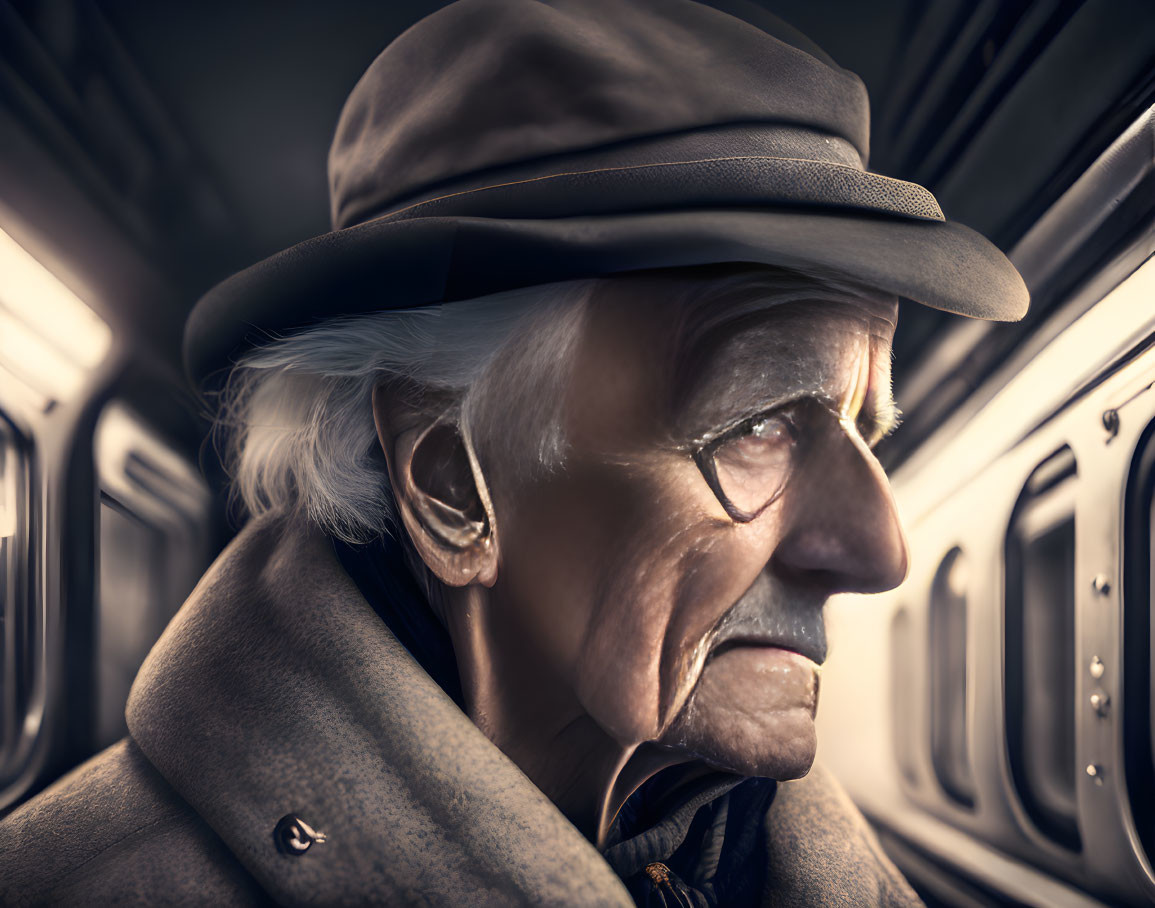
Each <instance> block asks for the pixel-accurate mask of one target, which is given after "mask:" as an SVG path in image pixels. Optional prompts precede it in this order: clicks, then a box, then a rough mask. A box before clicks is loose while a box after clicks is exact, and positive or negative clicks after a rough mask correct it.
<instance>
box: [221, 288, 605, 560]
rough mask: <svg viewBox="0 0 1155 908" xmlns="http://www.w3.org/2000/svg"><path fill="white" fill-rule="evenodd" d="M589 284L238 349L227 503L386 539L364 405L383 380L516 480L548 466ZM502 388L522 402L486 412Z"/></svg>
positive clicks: (346, 536) (386, 508)
mask: <svg viewBox="0 0 1155 908" xmlns="http://www.w3.org/2000/svg"><path fill="white" fill-rule="evenodd" d="M593 285H594V282H593V281H569V282H564V283H557V284H547V285H541V286H535V287H530V288H525V289H520V290H514V291H509V292H504V293H498V294H494V295H492V296H487V297H481V298H478V299H472V300H466V301H463V302H454V303H443V304H440V305H435V306H430V307H427V308H421V309H405V310H396V311H380V312H373V313H369V314H366V315H358V316H351V317H343V318H335V319H331V320H329V321H326V322H322V323H321V324H319V325H317V326H316V327H313V328H310V329H307V330H304V331H301V332H299V333H297V334H293V335H289V336H286V337H279V338H275V339H274V340H272V341H271V342H270V343H268V344H266V345H264V346H262V347H259V348H257V349H255V350H252V351H250V352H249V353H248V354H247V355H245V356H244V357H243V358H242V359H241V360H240V361H239V362H238V363H237V365H236V366H235V367H234V368H233V370H232V372H231V373H230V376H229V379H228V381H227V383H226V385H225V388H224V391H223V392H222V399H221V406H220V410H219V413H218V416H217V420H216V429H217V431H218V433H223V434H224V436H225V442H226V449H225V463H226V466H227V468H228V470H229V472H230V474H231V478H232V491H233V495H234V498H239V499H240V501H241V502H242V503H243V505H244V508H245V509H246V510H247V511H248V513H249V514H251V515H253V516H259V515H261V514H264V513H267V512H271V511H283V512H297V513H301V514H303V515H304V516H306V517H307V518H308V519H309V520H310V521H311V522H312V523H314V524H315V525H317V526H319V527H321V528H323V529H324V530H325V531H326V532H328V533H329V534H330V535H332V536H334V537H336V538H338V539H342V540H344V541H346V542H368V541H370V540H372V539H374V538H377V537H379V536H381V535H382V534H385V533H388V532H390V531H391V530H392V529H393V521H394V517H395V514H394V511H393V500H392V495H391V492H390V489H389V483H388V475H387V471H386V468H385V461H384V456H383V454H382V452H381V448H380V445H379V443H378V440H377V434H376V428H375V424H374V420H373V409H372V397H373V389H374V388H375V387H377V386H378V385H380V384H382V383H385V382H390V383H397V384H399V385H400V386H403V387H407V388H410V389H412V391H413V392H414V393H413V400H414V401H415V402H416V403H417V405H418V406H419V408H421V409H423V410H425V411H426V412H427V413H428V415H429V416H431V417H438V416H443V417H444V418H447V419H450V420H452V421H454V422H455V423H456V424H457V425H459V426H460V427H461V428H462V430H463V432H464V433H465V434H466V435H467V437H470V438H473V439H476V440H478V441H479V443H482V442H483V443H484V445H485V447H486V449H487V450H489V451H491V452H493V451H495V449H497V448H500V447H502V446H506V447H508V448H509V450H508V451H504V452H502V453H504V454H507V455H508V456H509V458H510V460H509V461H508V462H510V463H513V464H516V465H517V467H518V468H519V469H520V470H522V471H524V472H533V471H537V470H542V469H548V468H550V467H551V466H553V465H555V464H557V463H558V462H559V461H560V458H561V456H562V449H563V443H562V432H561V427H560V425H559V424H558V416H557V412H558V407H557V406H556V404H557V401H558V395H559V394H560V393H561V388H562V387H563V378H564V375H565V364H566V363H567V362H568V361H569V360H570V357H571V350H572V347H573V344H574V341H575V339H576V338H577V337H578V336H579V331H578V330H577V326H578V322H579V320H580V318H581V315H582V312H583V311H584V303H585V302H586V301H587V300H588V298H589V296H590V293H591V291H592V288H593ZM498 361H500V369H499V370H498V369H495V368H494V367H495V365H496V364H497V363H498ZM511 389H513V390H515V391H516V390H518V389H521V390H522V391H523V392H525V391H526V389H533V393H532V394H530V393H520V394H518V395H517V397H518V398H520V399H517V400H508V399H503V400H501V401H499V402H497V403H499V404H500V405H494V403H495V402H494V400H493V399H494V398H495V397H504V396H505V395H507V394H508V392H509V391H510V390H511ZM479 412H483V413H484V419H482V420H477V418H476V416H477V414H478V413H479ZM479 422H480V423H482V425H475V424H476V423H479ZM514 439H533V440H534V442H533V443H532V444H530V445H528V446H524V445H518V444H516V443H515V442H514Z"/></svg>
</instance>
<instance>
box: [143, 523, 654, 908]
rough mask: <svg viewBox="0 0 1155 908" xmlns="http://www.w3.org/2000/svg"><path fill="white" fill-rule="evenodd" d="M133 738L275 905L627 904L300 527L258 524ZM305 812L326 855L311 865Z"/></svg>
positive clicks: (176, 647)
mask: <svg viewBox="0 0 1155 908" xmlns="http://www.w3.org/2000/svg"><path fill="white" fill-rule="evenodd" d="M128 726H129V730H130V733H131V734H132V737H133V738H134V739H135V740H136V742H137V743H138V744H139V745H140V748H141V750H142V751H143V752H144V753H145V755H146V756H147V757H148V758H149V760H150V761H151V762H152V763H153V764H154V765H155V766H156V768H157V769H158V770H159V771H160V772H161V773H162V774H163V775H164V777H165V778H166V779H167V780H168V782H169V783H170V784H171V785H172V786H173V787H174V788H175V789H176V790H177V791H178V792H179V793H180V795H181V796H182V797H183V798H184V799H185V800H186V801H187V802H188V803H189V804H190V805H191V806H192V807H193V809H195V810H196V811H197V813H199V814H200V815H201V816H202V817H203V818H204V819H205V820H206V821H207V822H208V823H209V824H210V825H211V826H212V828H213V829H214V830H215V831H216V833H217V834H218V835H219V836H220V837H221V839H222V840H223V841H224V842H225V843H226V845H228V847H229V848H230V849H231V850H232V851H233V853H234V854H235V855H236V856H237V858H238V859H239V860H240V861H241V863H242V864H243V865H244V866H245V868H246V869H247V870H248V871H249V872H250V873H251V874H252V875H253V876H254V877H255V878H256V879H257V880H258V881H259V882H260V883H261V885H262V886H264V888H265V889H266V890H267V891H268V892H269V894H270V895H271V896H272V897H273V898H274V899H276V900H277V901H278V902H281V903H285V904H305V903H313V904H318V903H320V904H338V903H341V904H368V903H375V902H376V903H398V902H403V903H410V902H414V901H422V902H425V901H433V902H445V903H449V904H468V903H478V902H481V903H486V904H488V903H492V902H502V903H533V904H557V903H562V902H565V903H568V904H574V903H575V899H574V896H575V894H578V897H579V898H581V894H584V896H585V897H584V898H581V903H582V904H599V905H630V904H632V901H631V899H630V898H629V895H628V894H627V893H626V891H625V889H624V887H623V886H622V884H621V883H620V881H619V880H618V878H617V877H616V876H615V875H614V873H613V871H612V870H611V869H610V867H609V865H608V864H606V862H605V861H604V860H603V859H602V857H601V856H600V855H599V854H598V853H597V851H595V850H594V848H593V847H592V846H591V845H590V844H589V842H588V841H587V840H586V839H585V838H584V837H583V836H582V835H581V834H580V833H579V832H578V831H577V829H576V828H575V827H574V826H573V825H572V824H571V823H570V822H569V821H568V820H567V819H566V818H565V817H564V816H563V815H562V814H561V813H560V812H559V811H558V810H557V808H556V807H555V806H554V805H553V804H552V803H551V802H550V801H549V799H548V798H546V797H545V795H544V794H542V792H541V791H540V790H539V789H538V788H537V787H536V786H534V785H533V783H532V782H530V780H529V779H528V778H526V776H525V775H524V774H523V773H522V772H521V771H520V770H519V769H518V768H517V767H516V766H515V765H514V764H513V763H512V762H511V761H510V760H509V759H508V758H507V757H505V755H504V754H502V753H501V752H500V751H499V750H498V749H497V748H496V747H494V746H493V745H492V744H491V743H490V742H489V741H488V739H486V738H485V736H484V735H483V734H482V733H481V732H480V731H479V730H478V729H477V727H476V726H475V725H474V724H473V723H472V722H471V721H470V720H469V718H468V717H467V716H466V715H465V714H464V713H462V712H461V710H460V709H458V707H457V706H456V705H455V704H454V703H453V702H452V701H451V700H450V699H449V698H448V697H447V696H446V695H445V694H444V693H443V692H442V691H441V689H440V688H439V687H438V686H437V685H436V684H435V683H434V682H433V680H432V679H431V678H430V677H429V676H428V675H427V674H426V673H425V672H424V671H423V670H422V669H421V667H420V666H419V665H417V663H416V662H414V660H413V659H412V657H411V656H410V655H409V654H408V652H406V651H405V649H404V648H403V647H402V646H401V645H400V644H399V643H398V642H397V640H396V638H394V637H393V635H392V634H390V632H389V630H388V629H387V628H386V627H385V625H384V624H383V623H382V621H381V620H380V619H379V618H378V617H377V616H376V614H375V613H374V612H373V610H372V609H371V608H370V606H369V605H368V603H367V602H366V601H365V599H364V598H363V597H362V595H361V594H360V592H359V591H358V590H357V588H356V586H355V585H354V584H353V583H352V581H351V580H350V579H349V577H348V576H347V575H346V574H345V573H344V571H343V570H342V569H341V567H340V565H339V564H338V562H337V561H336V558H335V557H334V555H333V552H332V549H331V547H330V546H329V544H328V541H327V540H326V539H325V538H324V537H323V536H322V535H320V534H319V533H317V532H314V531H310V530H308V529H307V528H306V527H304V526H303V525H302V524H301V523H298V522H293V521H287V520H280V519H274V518H264V519H262V520H259V521H256V522H254V523H252V524H250V525H249V526H248V527H246V528H245V530H244V531H243V532H242V533H241V534H240V535H239V536H238V537H237V538H236V540H234V542H233V543H232V544H231V545H230V546H229V547H228V548H227V549H226V550H225V552H224V553H223V554H222V555H221V557H220V558H219V559H218V560H217V561H216V563H215V564H214V565H213V566H212V567H211V568H210V569H209V571H208V572H207V573H206V574H205V576H204V578H203V579H202V580H201V582H200V584H199V585H198V586H197V588H196V589H195V590H194V591H193V594H192V596H191V597H190V598H189V600H188V601H187V602H186V603H185V605H184V606H183V608H182V609H181V611H180V613H179V614H178V615H177V617H176V619H175V620H174V621H173V623H172V624H171V625H170V626H169V628H168V630H167V631H166V632H165V633H164V635H163V636H162V637H161V639H160V641H159V643H158V644H157V645H156V647H155V648H154V649H153V651H152V653H151V654H150V655H149V657H148V659H147V661H146V662H145V664H144V667H143V668H142V669H141V672H140V674H139V676H138V677H137V680H136V683H135V685H134V687H133V690H132V694H131V697H130V699H129V704H128ZM287 814H294V815H296V816H298V817H300V818H301V819H302V820H304V821H305V822H306V823H308V824H309V826H311V827H312V828H313V829H315V830H317V831H318V832H321V833H324V835H325V837H326V840H325V841H324V842H320V843H316V844H314V845H313V846H312V847H310V848H309V849H308V850H307V851H305V852H304V853H303V854H300V855H292V854H285V853H282V851H280V850H278V848H277V846H276V843H275V840H274V834H273V830H274V827H276V825H277V823H278V821H279V820H280V819H281V818H282V817H284V816H285V815H287Z"/></svg>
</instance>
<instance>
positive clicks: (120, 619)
mask: <svg viewBox="0 0 1155 908" xmlns="http://www.w3.org/2000/svg"><path fill="white" fill-rule="evenodd" d="M96 440H97V444H96V456H97V470H98V474H99V481H100V580H99V603H98V612H97V614H98V619H97V627H98V631H97V642H96V649H97V678H98V694H97V706H96V710H97V715H96V735H97V742H96V743H97V744H98V745H99V746H101V747H103V746H105V745H107V744H110V743H112V742H113V741H116V740H117V739H118V738H120V737H121V736H123V735H124V733H125V730H126V729H125V724H124V704H125V700H126V699H127V697H128V692H129V688H130V687H131V685H132V681H133V678H135V676H136V672H137V670H138V669H139V668H140V665H141V662H143V661H144V657H145V656H146V655H147V653H148V650H149V649H150V648H151V647H152V644H153V643H154V642H155V641H156V638H157V637H158V636H160V632H161V631H162V630H163V629H164V627H165V625H166V624H167V623H168V621H169V619H171V618H172V616H173V614H174V613H175V612H176V610H177V608H178V607H179V606H180V604H181V602H183V601H184V598H185V597H186V596H187V595H188V593H189V591H190V590H191V589H192V588H193V586H194V585H195V584H196V581H197V578H198V577H199V576H200V574H201V572H202V571H203V570H204V568H205V567H206V565H207V563H208V559H209V556H210V554H211V553H210V551H209V548H208V543H209V538H210V534H209V533H208V532H207V524H208V520H209V496H210V493H209V489H208V487H207V485H206V484H205V482H204V480H202V479H201V478H200V475H199V474H198V473H197V471H196V468H195V467H194V466H193V465H192V464H190V463H188V462H187V461H186V460H185V459H184V458H183V457H182V456H180V455H179V454H177V453H176V452H175V451H174V450H172V449H171V448H170V447H169V446H168V445H167V444H166V443H165V442H164V441H163V440H162V439H161V438H159V437H158V436H157V435H156V434H154V433H153V432H151V431H150V430H149V429H148V428H146V426H145V425H144V424H143V422H142V421H141V420H140V419H139V418H138V417H136V415H135V414H133V413H132V411H131V410H129V409H128V408H127V407H125V406H123V405H122V404H119V403H113V404H111V405H109V406H108V407H107V408H106V410H105V411H104V413H103V414H102V416H101V419H100V422H99V423H98V425H97V435H96Z"/></svg>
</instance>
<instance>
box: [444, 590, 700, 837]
mask: <svg viewBox="0 0 1155 908" xmlns="http://www.w3.org/2000/svg"><path fill="white" fill-rule="evenodd" d="M486 604H487V603H486V601H485V594H484V593H483V592H482V591H481V590H479V589H478V588H477V587H474V586H471V587H467V588H465V589H463V590H452V591H450V592H449V595H448V601H447V602H446V603H445V611H444V613H443V614H444V618H445V620H446V624H447V626H448V628H449V633H450V636H451V638H452V639H453V648H454V653H455V654H456V657H457V664H458V670H459V672H460V675H461V684H462V692H463V694H464V698H465V706H466V710H467V712H468V713H469V717H470V718H471V719H472V720H473V722H474V723H475V724H476V725H477V726H478V727H479V728H480V729H481V730H482V731H483V732H484V733H485V735H486V736H487V737H488V738H489V739H490V740H491V741H492V742H493V743H494V744H495V745H496V746H497V747H498V748H499V749H500V750H501V751H502V752H503V753H504V754H505V755H506V756H507V757H509V758H510V759H511V760H513V762H514V763H515V764H516V765H517V766H518V768H519V769H521V771H522V772H524V773H525V774H526V775H527V776H528V777H529V779H530V780H531V781H532V782H533V783H534V784H535V785H536V786H537V787H538V788H539V789H541V791H542V792H543V793H544V794H545V795H546V796H547V797H548V798H549V799H550V800H551V801H553V803H554V804H555V805H556V806H557V807H558V809H559V810H561V812H562V813H563V814H565V816H566V817H567V818H568V819H569V821H570V822H571V823H573V824H574V825H575V826H576V827H577V828H578V829H579V830H580V831H581V832H582V833H583V834H584V835H585V836H586V838H588V839H589V840H590V841H591V842H593V843H594V845H595V846H596V847H598V848H599V849H600V848H602V847H603V846H604V844H605V842H606V838H607V836H608V835H609V832H610V830H611V828H612V826H613V823H614V819H615V818H616V817H617V815H618V811H619V810H620V809H621V807H622V805H623V804H625V802H626V799H627V798H629V796H630V795H631V794H633V792H634V791H636V790H637V789H638V787H639V786H641V785H642V784H643V783H644V782H645V781H646V780H647V779H649V778H651V777H652V776H654V775H655V774H657V773H658V772H660V771H661V770H663V769H666V768H668V767H671V766H675V765H677V764H679V763H684V762H686V760H685V758H684V757H680V756H678V755H677V754H674V753H673V752H670V751H666V750H664V749H661V748H658V747H654V746H652V745H644V744H631V745H623V744H621V743H620V742H618V741H616V740H614V739H613V738H612V737H611V736H610V735H608V734H607V733H606V732H605V730H604V729H602V728H601V727H600V726H599V725H598V724H597V723H596V722H594V721H593V719H591V718H590V716H589V715H588V714H587V713H586V712H585V711H584V709H582V708H581V705H580V704H579V703H578V702H577V701H576V699H575V698H573V696H572V694H569V693H568V692H566V691H564V685H561V684H557V683H551V680H552V679H550V678H549V675H548V669H547V668H546V667H544V666H542V665H541V664H540V662H538V661H537V660H535V659H533V658H532V656H531V654H530V653H528V652H526V650H525V649H524V648H523V649H520V650H519V651H518V653H517V657H516V658H509V657H508V656H506V657H505V658H502V654H501V650H500V649H499V647H498V646H497V641H495V640H494V639H493V638H494V635H493V634H492V632H491V630H492V629H491V627H490V623H489V622H488V621H487V620H486V616H487V614H488V611H489V610H488V609H487V608H486ZM543 679H545V680H544V681H543Z"/></svg>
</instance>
